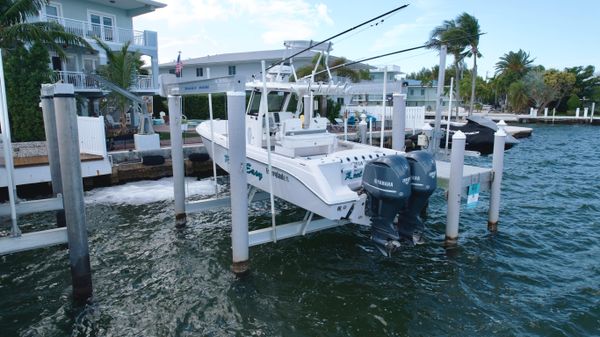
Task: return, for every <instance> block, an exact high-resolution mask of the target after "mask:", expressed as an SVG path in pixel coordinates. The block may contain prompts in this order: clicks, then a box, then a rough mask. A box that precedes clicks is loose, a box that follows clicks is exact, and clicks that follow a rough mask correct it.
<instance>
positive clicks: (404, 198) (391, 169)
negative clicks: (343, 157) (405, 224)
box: [362, 155, 411, 256]
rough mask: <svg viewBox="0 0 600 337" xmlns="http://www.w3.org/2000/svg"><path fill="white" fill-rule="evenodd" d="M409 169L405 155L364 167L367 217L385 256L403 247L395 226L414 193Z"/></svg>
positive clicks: (380, 160) (363, 179)
mask: <svg viewBox="0 0 600 337" xmlns="http://www.w3.org/2000/svg"><path fill="white" fill-rule="evenodd" d="M410 180H411V179H410V166H409V163H408V160H407V159H406V157H404V156H398V155H392V156H385V157H379V158H377V159H374V160H372V161H370V162H368V163H367V164H366V165H365V168H364V171H363V178H362V186H363V188H364V189H365V191H366V192H367V201H366V205H365V214H366V215H367V216H370V217H371V239H372V240H373V241H374V242H375V244H376V246H377V248H378V249H379V250H380V251H381V252H382V253H383V254H384V255H386V256H390V255H391V253H392V252H393V251H395V250H396V249H398V248H399V247H400V234H399V233H398V228H397V227H396V224H395V223H394V220H395V219H396V215H398V213H399V212H401V211H404V210H405V209H406V207H407V203H408V200H409V197H410V193H411V185H410Z"/></svg>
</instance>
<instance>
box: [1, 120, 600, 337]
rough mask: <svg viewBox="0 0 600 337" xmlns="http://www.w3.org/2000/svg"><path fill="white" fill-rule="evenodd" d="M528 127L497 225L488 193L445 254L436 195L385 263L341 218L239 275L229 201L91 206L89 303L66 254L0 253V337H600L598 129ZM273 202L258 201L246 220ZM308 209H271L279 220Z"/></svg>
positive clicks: (35, 223) (256, 219)
mask: <svg viewBox="0 0 600 337" xmlns="http://www.w3.org/2000/svg"><path fill="white" fill-rule="evenodd" d="M533 127H534V133H533V135H532V137H530V138H528V139H524V140H522V142H521V143H520V144H519V145H517V146H516V147H515V148H513V149H511V150H509V151H508V152H506V157H505V168H506V170H505V174H504V181H503V191H502V207H501V214H500V224H499V231H498V232H497V233H489V232H488V231H487V226H486V222H487V203H488V198H487V195H485V194H484V195H482V197H481V199H480V202H479V205H478V206H477V207H476V208H475V209H469V210H466V209H465V210H463V212H462V214H461V220H460V239H459V245H458V246H457V247H455V248H452V249H445V248H444V246H443V237H444V226H445V225H444V224H445V212H446V208H445V200H444V194H443V192H442V191H438V192H436V193H435V194H434V196H433V197H432V200H431V203H430V208H429V216H428V218H427V221H426V223H427V233H426V235H427V243H426V244H425V245H422V246H417V247H415V248H411V249H406V250H403V251H401V252H399V253H397V254H396V255H395V256H393V257H392V258H385V257H383V256H381V255H380V254H379V253H378V252H377V251H376V250H374V249H373V246H372V244H371V242H370V240H369V232H368V230H367V229H364V228H361V227H359V226H346V227H340V228H336V229H332V230H326V231H322V232H319V233H314V234H310V235H307V236H306V237H303V238H294V239H289V240H282V241H280V242H278V243H277V244H266V245H263V246H259V247H254V248H251V250H250V253H251V268H252V271H251V273H250V275H249V276H248V277H246V278H242V279H238V278H236V277H234V276H233V274H232V273H231V272H230V266H231V251H230V215H229V213H228V212H227V211H226V210H223V209H221V210H212V211H208V212H204V213H200V214H193V215H190V216H189V222H188V226H187V227H186V228H184V229H182V230H177V229H175V226H174V221H173V218H174V217H173V211H172V203H171V202H167V201H161V202H152V203H149V204H144V205H131V204H123V205H109V204H97V203H96V204H89V205H88V206H87V209H86V211H87V218H88V222H89V231H90V236H89V241H90V253H91V263H92V268H93V281H94V300H93V303H92V304H91V305H88V306H84V307H76V306H74V305H73V304H72V297H71V288H70V272H69V268H68V254H67V250H66V249H65V248H64V247H52V248H47V249H42V250H36V251H32V252H26V253H20V254H14V255H9V256H3V257H1V258H0V336H69V335H71V336H488V335H499V336H516V335H518V336H593V335H596V336H598V335H600V262H599V261H600V220H599V216H600V128H598V127H593V126H559V125H534V126H533ZM468 162H470V163H474V164H479V165H484V166H491V163H490V162H491V158H489V157H487V158H471V159H468ZM149 193H152V191H149ZM268 209H269V205H268V203H262V204H258V205H253V206H252V209H251V210H250V214H251V215H252V216H251V218H250V225H251V227H252V228H257V227H259V226H264V225H269V224H270V216H269V213H268ZM302 216H303V213H302V212H301V210H299V209H297V208H295V207H293V206H291V205H289V204H285V203H281V202H279V203H278V218H277V219H278V221H280V222H285V221H291V220H296V219H297V218H298V217H302ZM22 220H23V223H25V227H30V228H39V227H42V226H43V225H44V224H46V223H48V222H49V221H51V220H52V215H51V214H37V215H32V216H29V217H26V218H24V219H22Z"/></svg>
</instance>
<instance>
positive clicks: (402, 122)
mask: <svg viewBox="0 0 600 337" xmlns="http://www.w3.org/2000/svg"><path fill="white" fill-rule="evenodd" d="M392 97H393V100H392V102H393V103H392V104H393V105H392V106H393V112H392V149H394V150H396V151H404V147H405V144H406V143H405V141H404V138H406V101H405V100H404V99H405V97H406V95H404V94H402V93H397V92H395V93H394V95H393V96H392Z"/></svg>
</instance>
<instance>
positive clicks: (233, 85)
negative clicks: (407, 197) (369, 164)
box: [161, 48, 506, 273]
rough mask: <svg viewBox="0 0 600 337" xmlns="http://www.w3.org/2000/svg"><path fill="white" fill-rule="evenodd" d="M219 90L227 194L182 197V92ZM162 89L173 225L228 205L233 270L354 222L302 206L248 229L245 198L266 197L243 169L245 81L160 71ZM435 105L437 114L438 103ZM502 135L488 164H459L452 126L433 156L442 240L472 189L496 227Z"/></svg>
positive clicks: (435, 138)
mask: <svg viewBox="0 0 600 337" xmlns="http://www.w3.org/2000/svg"><path fill="white" fill-rule="evenodd" d="M445 51H446V50H445V48H442V52H441V53H440V54H441V55H440V64H441V66H440V69H444V67H445ZM442 73H443V71H442ZM441 76H443V74H442V75H441ZM441 83H443V81H442V82H441ZM223 92H225V93H226V94H227V115H228V136H229V137H228V139H229V153H228V155H229V165H231V166H230V167H239V168H240V169H239V170H230V184H231V192H230V197H216V198H212V199H207V200H201V201H195V202H186V196H185V185H184V176H185V172H184V162H183V148H182V144H183V141H182V133H181V116H182V111H181V108H182V106H181V97H182V95H188V94H212V93H223ZM161 93H162V95H163V96H167V97H168V103H169V113H170V121H171V125H170V132H171V156H172V162H173V180H174V195H175V217H176V223H177V225H184V224H185V222H186V214H187V213H194V212H200V211H203V210H206V209H210V208H213V207H226V206H230V207H231V214H232V253H233V271H234V272H235V273H245V272H246V271H247V270H248V268H249V266H248V260H249V247H250V246H255V245H260V244H264V243H268V242H277V241H278V240H281V239H285V238H291V237H295V236H304V235H306V234H307V233H310V232H316V231H320V230H323V229H328V228H333V227H337V226H341V225H345V224H348V223H351V222H355V221H352V220H353V219H341V220H329V219H325V218H323V219H318V220H313V214H312V213H310V212H307V214H306V215H305V217H304V219H303V220H302V221H298V222H293V223H288V224H281V225H277V226H275V224H273V226H271V227H267V228H262V229H258V230H254V231H251V232H248V203H249V202H253V201H257V200H265V199H266V198H267V195H265V193H264V192H260V193H258V191H256V190H255V188H251V189H250V191H249V190H248V184H247V177H246V170H245V163H246V141H247V140H246V137H245V134H246V127H245V119H244V118H243V116H237V115H236V114H239V113H240V112H245V111H246V106H245V97H246V96H245V83H244V81H243V79H242V78H240V77H237V76H226V77H221V78H214V79H207V80H196V81H182V80H180V79H176V78H174V77H172V76H171V77H163V81H162V90H161ZM442 95H443V90H438V101H439V102H441V101H442ZM402 98H403V97H402V96H401V94H399V93H397V94H395V95H394V103H395V104H394V107H393V110H394V121H393V123H392V124H393V125H394V129H393V130H392V135H393V136H392V139H394V140H397V141H395V142H394V143H395V144H394V145H393V146H394V147H395V148H396V147H397V148H398V149H400V150H402V149H403V147H404V145H403V143H402V142H401V141H400V140H401V139H402V138H403V133H404V128H403V127H402V126H403V124H404V123H402V122H401V121H402V120H403V119H404V118H405V115H404V114H403V113H402V111H404V109H401V107H400V106H401V105H403V104H402V103H404V100H403V99H402ZM438 110H439V113H440V114H441V105H440V107H439V108H438ZM439 121H440V118H439V117H438V118H436V128H435V129H433V130H432V129H431V128H430V127H429V128H424V130H426V133H427V146H426V147H427V148H428V149H429V150H430V151H431V152H432V153H434V154H438V150H439V139H440V122H439ZM501 125H502V124H500V126H501ZM397 126H399V127H397ZM395 133H397V135H394V134H395ZM505 139H506V133H505V131H504V130H503V127H499V129H498V131H497V132H496V134H495V143H494V153H493V168H492V169H489V168H481V167H476V166H469V165H464V155H465V142H466V137H465V135H464V134H463V133H462V132H457V133H456V134H455V135H454V136H453V138H452V144H453V147H452V152H451V157H450V161H442V160H437V161H436V166H437V179H438V186H439V187H441V188H444V189H446V191H447V198H448V207H447V224H446V235H445V242H446V244H447V245H450V246H452V245H455V244H456V243H457V239H458V228H459V218H460V207H461V200H462V197H463V196H466V195H467V194H468V193H470V192H471V191H477V194H478V193H480V192H486V191H490V192H491V197H490V207H489V214H488V229H489V230H490V231H495V230H497V223H498V218H499V203H500V186H501V182H502V170H503V161H504V143H505ZM382 142H383V140H382ZM400 144H401V145H400ZM207 150H209V149H207ZM215 184H216V180H215ZM215 191H216V188H215ZM354 220H355V219H354Z"/></svg>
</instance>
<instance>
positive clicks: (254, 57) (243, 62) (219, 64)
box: [159, 40, 365, 81]
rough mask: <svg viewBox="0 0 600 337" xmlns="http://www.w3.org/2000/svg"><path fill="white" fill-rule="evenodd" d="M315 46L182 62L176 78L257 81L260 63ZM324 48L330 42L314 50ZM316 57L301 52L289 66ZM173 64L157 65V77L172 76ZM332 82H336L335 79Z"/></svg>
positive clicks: (287, 43)
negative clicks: (179, 73)
mask: <svg viewBox="0 0 600 337" xmlns="http://www.w3.org/2000/svg"><path fill="white" fill-rule="evenodd" d="M314 43H315V42H314V41H305V40H297V41H284V43H283V45H284V46H285V47H286V48H284V49H275V50H261V51H250V52H240V53H226V54H216V55H207V56H203V57H197V58H190V59H186V60H182V63H183V69H182V73H181V75H180V76H179V77H180V78H181V80H182V81H190V80H202V79H207V78H208V76H210V77H211V78H215V77H222V76H230V75H238V76H242V77H243V78H245V79H246V80H248V81H249V80H252V78H253V77H255V78H260V76H262V75H261V61H263V60H264V61H265V64H266V66H267V67H268V66H270V65H271V64H275V63H277V62H279V61H281V60H283V59H285V58H287V57H290V56H292V55H294V54H295V53H297V52H300V51H301V50H303V49H305V48H306V47H308V46H309V45H310V44H314ZM327 45H329V48H330V50H332V49H331V46H333V44H332V43H328V44H322V45H319V46H317V49H322V48H324V47H325V48H327V47H326V46H327ZM318 54H319V52H318V51H315V50H308V51H305V52H302V53H300V54H299V55H295V56H294V57H293V60H292V62H291V65H293V66H294V69H295V70H298V69H300V68H302V67H305V66H308V65H312V61H313V58H314V57H315V55H318ZM336 59H337V57H335V56H330V57H329V62H332V61H334V60H336ZM286 63H287V64H290V61H286ZM176 65H177V62H176V61H171V62H168V63H163V64H161V65H160V66H159V72H160V74H175V67H176ZM351 68H353V69H364V68H365V65H363V64H357V65H353V66H351ZM209 71H210V74H209ZM334 80H338V79H337V78H336V79H334ZM344 80H345V79H344Z"/></svg>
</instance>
